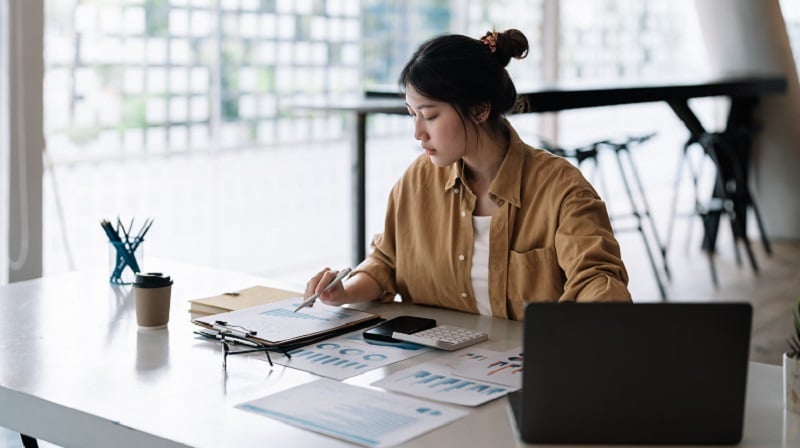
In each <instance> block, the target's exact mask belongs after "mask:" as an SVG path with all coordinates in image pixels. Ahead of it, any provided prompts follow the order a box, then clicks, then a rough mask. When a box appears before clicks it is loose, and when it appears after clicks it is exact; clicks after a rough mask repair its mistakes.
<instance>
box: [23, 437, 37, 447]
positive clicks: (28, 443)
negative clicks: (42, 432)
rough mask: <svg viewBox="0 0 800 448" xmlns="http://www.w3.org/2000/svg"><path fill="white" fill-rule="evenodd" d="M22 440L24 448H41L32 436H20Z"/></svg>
mask: <svg viewBox="0 0 800 448" xmlns="http://www.w3.org/2000/svg"><path fill="white" fill-rule="evenodd" d="M19 437H20V439H22V446H23V447H24V448H39V442H38V441H37V440H36V439H34V438H33V437H31V436H26V435H25V434H20V435H19Z"/></svg>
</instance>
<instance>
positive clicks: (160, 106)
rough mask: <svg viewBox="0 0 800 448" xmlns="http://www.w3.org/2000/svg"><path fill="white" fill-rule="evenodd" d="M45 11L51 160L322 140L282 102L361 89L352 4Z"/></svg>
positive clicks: (322, 129)
mask: <svg viewBox="0 0 800 448" xmlns="http://www.w3.org/2000/svg"><path fill="white" fill-rule="evenodd" d="M46 12H47V45H46V55H45V58H46V61H47V75H46V78H45V90H46V92H47V97H48V104H50V105H51V106H52V107H50V108H48V113H47V117H46V120H47V123H46V125H47V130H46V132H47V134H48V139H49V141H50V145H49V147H50V149H51V152H52V155H53V156H54V157H57V158H58V157H62V156H78V155H83V156H86V155H103V156H108V155H113V154H115V153H123V152H125V153H141V152H163V151H184V150H187V149H192V150H198V149H228V148H237V147H243V146H252V145H265V144H275V143H276V142H279V141H296V140H299V139H301V137H300V136H302V138H303V139H306V138H309V137H310V136H311V138H318V139H322V138H325V137H327V136H328V132H326V129H327V127H328V125H327V124H326V123H325V120H324V119H320V120H319V121H318V122H313V123H308V122H304V123H298V121H296V120H294V119H293V118H292V117H290V116H287V115H286V114H285V113H282V112H281V110H280V109H279V101H280V99H281V98H286V97H292V96H297V95H316V94H320V95H325V94H330V93H335V92H348V93H353V92H357V91H358V89H359V88H360V82H359V79H360V77H359V67H360V65H359V64H360V57H359V42H360V34H359V4H358V2H354V1H341V0H339V1H335V0H322V1H311V0H306V1H293V0H273V1H260V0H73V1H64V0H52V1H48V4H47V8H46ZM308 128H310V129H308ZM308 131H310V132H308Z"/></svg>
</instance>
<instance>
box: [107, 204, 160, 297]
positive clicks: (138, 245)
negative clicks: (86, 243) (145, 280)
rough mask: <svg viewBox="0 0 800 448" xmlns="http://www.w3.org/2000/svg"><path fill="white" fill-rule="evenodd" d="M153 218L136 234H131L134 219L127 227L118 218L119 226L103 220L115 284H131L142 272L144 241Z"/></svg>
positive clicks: (112, 281)
mask: <svg viewBox="0 0 800 448" xmlns="http://www.w3.org/2000/svg"><path fill="white" fill-rule="evenodd" d="M152 224H153V220H152V219H149V220H145V223H144V225H143V226H142V228H141V229H139V232H138V233H137V234H136V235H131V230H132V229H133V220H131V223H130V225H129V226H128V228H127V229H126V228H125V226H124V225H123V224H122V222H121V221H120V220H119V219H117V228H114V226H112V225H111V223H110V222H108V221H107V220H102V221H101V222H100V226H101V227H102V228H103V231H105V233H106V236H107V237H108V241H109V243H110V246H109V251H108V260H109V263H108V264H109V269H110V270H111V275H110V277H109V282H110V283H112V284H115V285H129V284H131V283H132V282H133V280H134V279H135V277H136V274H138V273H139V272H141V267H140V266H141V263H142V258H143V257H142V254H143V249H142V242H144V236H145V234H147V231H148V230H150V226H151V225H152Z"/></svg>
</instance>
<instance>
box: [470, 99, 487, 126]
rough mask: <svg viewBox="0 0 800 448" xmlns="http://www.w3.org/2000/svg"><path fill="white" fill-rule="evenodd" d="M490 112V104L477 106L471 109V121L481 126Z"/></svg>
mask: <svg viewBox="0 0 800 448" xmlns="http://www.w3.org/2000/svg"><path fill="white" fill-rule="evenodd" d="M491 111H492V105H491V104H490V103H481V104H478V105H477V106H474V107H473V108H472V119H473V120H475V122H476V123H478V124H483V122H485V121H486V119H487V118H489V113H491Z"/></svg>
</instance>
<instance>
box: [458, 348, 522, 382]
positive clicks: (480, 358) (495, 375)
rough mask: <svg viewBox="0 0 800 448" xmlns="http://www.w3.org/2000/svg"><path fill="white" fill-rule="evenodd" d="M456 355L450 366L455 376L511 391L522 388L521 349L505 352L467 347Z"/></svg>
mask: <svg viewBox="0 0 800 448" xmlns="http://www.w3.org/2000/svg"><path fill="white" fill-rule="evenodd" d="M456 354H457V355H458V358H457V359H456V361H455V362H453V363H451V364H450V367H451V369H452V372H453V373H454V374H455V375H457V376H460V377H463V378H471V379H475V380H480V381H488V382H491V383H496V384H502V385H504V386H508V387H511V388H513V389H519V388H521V387H522V358H523V355H522V347H518V348H516V349H513V350H509V351H505V352H497V351H494V350H486V349H479V348H474V347H469V348H465V349H463V350H460V351H458V352H457V353H456Z"/></svg>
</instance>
